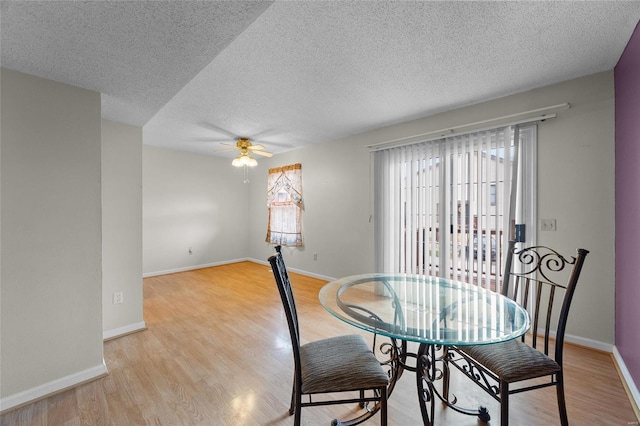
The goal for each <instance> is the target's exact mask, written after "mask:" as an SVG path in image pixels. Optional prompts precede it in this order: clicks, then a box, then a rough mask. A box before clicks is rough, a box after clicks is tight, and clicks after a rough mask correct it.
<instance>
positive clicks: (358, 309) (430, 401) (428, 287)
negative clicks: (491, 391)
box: [319, 273, 530, 425]
mask: <svg viewBox="0 0 640 426" xmlns="http://www.w3.org/2000/svg"><path fill="white" fill-rule="evenodd" d="M319 298H320V303H321V304H322V306H324V308H325V309H326V310H327V311H328V312H329V313H330V314H331V315H333V316H334V317H336V318H338V319H339V320H341V321H344V322H345V323H347V324H349V325H352V326H354V327H357V328H359V329H362V330H365V331H367V332H370V333H373V334H374V343H373V344H374V352H375V353H376V356H378V357H379V358H382V359H381V362H382V363H383V365H384V366H386V368H387V369H388V374H389V377H390V382H389V389H388V394H389V396H390V395H391V393H392V392H393V388H394V386H395V384H396V382H397V380H398V379H399V378H400V377H401V376H402V374H403V372H404V371H405V370H406V371H411V372H415V373H416V385H417V392H418V400H419V403H420V410H421V414H422V418H423V422H424V424H425V425H432V424H433V421H434V412H435V411H434V410H435V408H434V407H435V397H436V396H437V397H438V398H439V399H440V400H441V401H442V402H444V403H445V404H447V405H448V406H450V407H451V408H453V409H454V410H456V411H458V412H461V413H464V414H472V415H478V416H479V417H480V418H481V419H483V420H488V419H489V414H488V412H487V411H486V408H484V407H479V408H477V409H466V408H461V407H458V406H457V405H456V400H455V398H452V399H450V398H449V391H448V380H443V389H442V392H441V391H439V390H438V389H437V388H436V387H435V382H436V380H438V379H441V378H443V377H444V376H445V375H446V374H448V366H447V365H446V362H447V349H448V347H450V346H453V345H455V346H462V345H484V344H492V343H498V342H505V341H508V340H511V339H515V338H517V337H520V336H522V335H523V334H524V333H526V331H527V330H528V329H529V327H530V319H529V315H528V313H527V311H526V310H525V309H524V308H523V307H521V306H520V305H518V304H517V303H515V302H514V301H513V300H511V299H509V298H507V297H505V296H503V295H501V294H499V293H496V292H494V291H491V290H488V289H485V288H482V287H478V286H476V285H474V284H468V283H464V282H460V281H454V280H449V279H446V278H439V277H432V276H426V275H410V274H392V273H389V274H385V273H382V274H375V273H374V274H363V275H354V276H349V277H345V278H341V279H339V280H336V281H332V282H329V283H328V284H326V285H325V286H324V287H322V289H321V290H320V293H319ZM408 342H415V343H417V344H418V345H417V346H418V349H417V350H415V352H412V351H409V350H408V349H407V348H408V345H407V343H408ZM412 346H416V345H412ZM408 360H411V361H410V362H409V361H408Z"/></svg>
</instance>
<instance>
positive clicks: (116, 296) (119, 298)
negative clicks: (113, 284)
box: [113, 291, 123, 305]
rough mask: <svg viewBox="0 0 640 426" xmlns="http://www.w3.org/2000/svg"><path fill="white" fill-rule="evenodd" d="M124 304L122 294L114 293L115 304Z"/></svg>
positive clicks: (119, 292)
mask: <svg viewBox="0 0 640 426" xmlns="http://www.w3.org/2000/svg"><path fill="white" fill-rule="evenodd" d="M122 302H123V297H122V292H121V291H116V292H115V293H113V304H114V305H117V304H119V303H122Z"/></svg>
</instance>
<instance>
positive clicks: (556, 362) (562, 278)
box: [443, 241, 589, 426]
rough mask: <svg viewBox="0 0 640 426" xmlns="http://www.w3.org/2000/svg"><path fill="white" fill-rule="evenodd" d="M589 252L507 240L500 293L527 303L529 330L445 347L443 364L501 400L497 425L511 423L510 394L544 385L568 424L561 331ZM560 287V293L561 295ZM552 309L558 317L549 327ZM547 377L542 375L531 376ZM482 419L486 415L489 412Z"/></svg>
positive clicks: (445, 383) (552, 314)
mask: <svg viewBox="0 0 640 426" xmlns="http://www.w3.org/2000/svg"><path fill="white" fill-rule="evenodd" d="M588 253H589V252H588V251H587V250H585V249H578V250H577V255H576V256H575V257H569V258H567V257H564V256H562V255H561V254H559V253H558V252H556V251H555V250H552V249H550V248H548V247H543V246H537V247H527V248H522V249H517V248H515V243H514V242H513V241H510V242H509V250H508V254H507V257H506V262H505V274H504V280H503V287H502V294H503V295H505V296H507V297H511V298H512V299H513V300H515V301H516V302H518V303H519V304H520V305H522V306H523V307H524V308H525V309H527V311H528V312H529V313H530V315H531V317H532V320H531V321H532V327H531V330H530V331H531V332H530V333H527V334H525V335H523V336H522V338H519V339H514V340H510V341H508V342H504V343H496V344H488V345H476V346H454V347H451V348H448V349H446V350H445V351H446V352H445V359H446V360H447V364H446V365H448V366H455V367H456V368H458V369H459V370H460V371H462V372H463V373H464V374H465V375H466V376H467V377H469V378H470V379H471V380H473V381H474V382H475V383H476V384H477V385H479V386H480V387H481V388H483V389H484V390H485V391H487V392H488V393H489V394H490V395H491V396H492V397H493V398H494V399H496V400H497V401H498V402H500V425H501V426H507V425H508V424H509V395H512V394H515V393H520V392H525V391H530V390H534V389H540V388H544V387H548V386H555V387H556V394H557V400H558V410H559V412H560V421H561V423H562V425H563V426H566V425H568V423H569V422H568V418H567V408H566V404H565V397H564V377H563V368H562V357H563V347H564V334H565V329H566V325H567V319H568V316H569V308H570V306H571V301H572V299H573V294H574V292H575V289H576V284H577V283H578V278H579V276H580V272H581V271H582V265H583V263H584V260H585V257H586V256H587V254H588ZM514 260H515V261H514ZM562 292H564V297H560V296H561V293H562ZM556 296H558V297H556ZM556 299H558V300H557V301H558V302H561V306H560V309H559V312H556V311H557V310H554V302H556ZM555 315H557V322H555V323H553V325H554V326H555V327H553V328H552V318H554V316H555ZM527 341H528V344H527ZM552 341H555V343H554V344H553V352H551V351H550V347H551V344H550V343H551V342H552ZM445 370H446V371H445V378H444V386H445V388H444V390H443V393H444V394H445V397H446V398H448V393H449V371H448V369H445ZM545 377H546V380H533V381H532V379H540V378H545ZM512 385H514V387H512ZM482 420H485V421H488V420H489V418H488V415H487V416H486V418H482Z"/></svg>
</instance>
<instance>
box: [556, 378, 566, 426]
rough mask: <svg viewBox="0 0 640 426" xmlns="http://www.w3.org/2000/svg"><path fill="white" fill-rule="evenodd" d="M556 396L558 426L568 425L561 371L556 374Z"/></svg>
mask: <svg viewBox="0 0 640 426" xmlns="http://www.w3.org/2000/svg"><path fill="white" fill-rule="evenodd" d="M556 381H557V382H558V383H557V384H556V394H557V396H558V410H559V411H560V424H562V426H568V425H569V418H568V417H567V404H566V403H565V400H564V378H563V376H562V371H561V372H559V373H558V374H556Z"/></svg>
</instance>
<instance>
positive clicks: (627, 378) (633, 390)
mask: <svg viewBox="0 0 640 426" xmlns="http://www.w3.org/2000/svg"><path fill="white" fill-rule="evenodd" d="M613 359H614V360H615V361H616V364H618V365H617V367H618V370H619V371H620V374H621V375H622V380H623V381H624V382H625V383H624V384H625V387H626V388H627V390H628V392H629V394H630V396H631V398H632V399H633V401H635V403H636V406H635V407H634V411H635V412H636V416H638V417H639V418H640V414H639V413H638V407H640V392H639V391H638V387H637V386H636V382H635V381H634V380H633V377H631V373H629V370H628V369H627V366H626V364H625V363H624V359H622V355H620V352H618V348H616V347H615V346H614V347H613Z"/></svg>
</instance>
